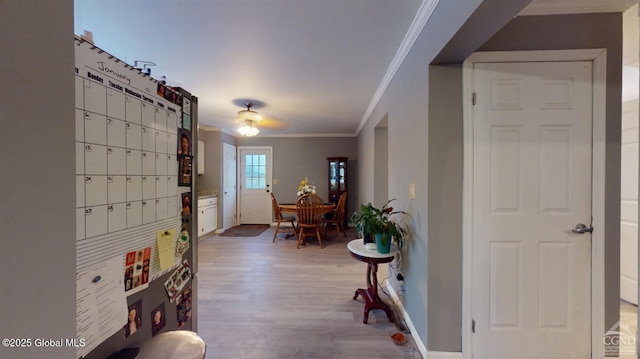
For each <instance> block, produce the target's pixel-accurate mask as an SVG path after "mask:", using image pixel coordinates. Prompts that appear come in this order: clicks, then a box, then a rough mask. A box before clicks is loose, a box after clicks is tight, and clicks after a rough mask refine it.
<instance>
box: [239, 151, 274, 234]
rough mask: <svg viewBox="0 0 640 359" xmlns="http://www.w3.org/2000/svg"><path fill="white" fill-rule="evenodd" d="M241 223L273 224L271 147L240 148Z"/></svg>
mask: <svg viewBox="0 0 640 359" xmlns="http://www.w3.org/2000/svg"><path fill="white" fill-rule="evenodd" d="M239 153H240V156H239V157H240V223H241V224H269V223H271V220H272V218H271V216H272V214H271V153H272V150H271V147H240V151H239Z"/></svg>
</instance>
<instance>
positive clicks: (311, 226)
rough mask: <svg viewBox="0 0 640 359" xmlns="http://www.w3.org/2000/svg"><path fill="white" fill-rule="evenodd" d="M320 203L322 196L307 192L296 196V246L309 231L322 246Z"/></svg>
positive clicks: (302, 241) (300, 243) (321, 203)
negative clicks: (298, 196)
mask: <svg viewBox="0 0 640 359" xmlns="http://www.w3.org/2000/svg"><path fill="white" fill-rule="evenodd" d="M322 205H323V201H322V198H320V197H318V195H315V194H307V195H304V196H301V197H300V198H298V202H296V209H297V211H298V248H300V246H301V245H302V244H303V243H304V239H305V238H306V236H305V234H306V233H309V232H310V233H311V235H315V237H316V238H318V243H319V244H320V248H322V236H321V235H320V227H321V226H322Z"/></svg>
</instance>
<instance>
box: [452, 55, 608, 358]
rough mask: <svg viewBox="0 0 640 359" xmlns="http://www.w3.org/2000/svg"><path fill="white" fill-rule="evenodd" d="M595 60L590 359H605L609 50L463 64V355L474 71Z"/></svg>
mask: <svg viewBox="0 0 640 359" xmlns="http://www.w3.org/2000/svg"><path fill="white" fill-rule="evenodd" d="M533 61H592V62H593V156H592V161H593V164H592V165H593V167H592V184H593V187H592V191H593V197H592V202H591V213H592V216H593V222H592V223H593V228H594V229H595V230H594V231H593V233H592V244H591V303H592V304H591V357H592V358H604V347H603V343H602V336H603V335H604V333H605V332H606V331H607V330H606V329H605V326H604V294H605V289H604V269H605V266H604V233H605V230H604V229H605V227H604V208H605V207H604V197H605V196H604V193H605V189H604V182H605V181H604V179H605V144H606V142H605V140H606V139H605V130H606V126H605V125H606V123H605V122H606V50H605V49H586V50H557V51H556V50H552V51H505V52H477V53H474V54H472V55H471V56H470V57H469V58H468V59H467V60H466V61H465V62H464V64H463V69H462V78H463V144H464V145H463V146H464V152H463V153H464V155H463V157H464V159H463V186H462V188H463V204H462V211H463V216H462V252H463V254H462V258H463V259H462V276H463V279H462V354H463V357H464V358H469V359H470V358H471V357H472V353H473V351H472V349H473V348H472V343H473V338H472V335H473V333H472V332H471V320H472V318H471V298H472V293H471V288H472V283H471V281H472V278H473V273H472V264H473V263H472V258H473V243H472V239H473V227H472V223H473V107H472V106H473V105H472V99H473V88H474V84H473V66H474V64H475V63H480V62H533Z"/></svg>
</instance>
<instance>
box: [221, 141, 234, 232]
mask: <svg viewBox="0 0 640 359" xmlns="http://www.w3.org/2000/svg"><path fill="white" fill-rule="evenodd" d="M236 171H237V164H236V146H233V145H230V144H228V143H223V145H222V182H223V183H222V201H223V204H222V229H223V230H225V231H226V230H227V229H229V228H231V227H233V226H235V225H236V208H237V207H236V200H237V193H236V192H237V191H236V188H237V187H236V180H237V176H236V173H237V172H236Z"/></svg>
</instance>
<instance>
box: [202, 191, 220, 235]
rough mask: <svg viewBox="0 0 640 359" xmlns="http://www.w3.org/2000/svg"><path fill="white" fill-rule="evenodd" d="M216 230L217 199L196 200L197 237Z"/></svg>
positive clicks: (212, 197) (210, 197)
mask: <svg viewBox="0 0 640 359" xmlns="http://www.w3.org/2000/svg"><path fill="white" fill-rule="evenodd" d="M217 228H218V197H216V196H209V197H204V198H199V199H198V236H203V235H205V234H208V233H211V232H212V231H215V230H216V229H217Z"/></svg>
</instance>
